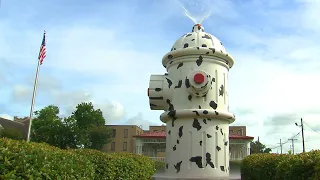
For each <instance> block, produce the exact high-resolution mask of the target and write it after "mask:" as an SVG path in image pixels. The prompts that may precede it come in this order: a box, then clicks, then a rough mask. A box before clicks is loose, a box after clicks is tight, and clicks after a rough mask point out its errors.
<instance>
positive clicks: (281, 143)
mask: <svg viewBox="0 0 320 180" xmlns="http://www.w3.org/2000/svg"><path fill="white" fill-rule="evenodd" d="M278 144H280V150H281V151H280V152H281V154H282V146H283V144H282V143H281V139H280V143H278Z"/></svg>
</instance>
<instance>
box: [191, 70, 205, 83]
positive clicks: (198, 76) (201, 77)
mask: <svg viewBox="0 0 320 180" xmlns="http://www.w3.org/2000/svg"><path fill="white" fill-rule="evenodd" d="M193 80H194V82H196V83H197V84H201V83H203V81H204V75H203V74H201V73H197V74H195V75H194V77H193Z"/></svg>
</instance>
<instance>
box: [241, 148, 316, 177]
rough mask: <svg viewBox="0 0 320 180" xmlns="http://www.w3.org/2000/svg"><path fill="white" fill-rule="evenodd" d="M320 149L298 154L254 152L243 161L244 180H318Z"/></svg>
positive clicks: (242, 174) (242, 173) (242, 175)
mask: <svg viewBox="0 0 320 180" xmlns="http://www.w3.org/2000/svg"><path fill="white" fill-rule="evenodd" d="M319 161H320V151H311V152H308V153H301V154H298V155H290V154H283V155H279V154H253V155H250V156H247V157H246V158H244V159H243V161H242V163H241V179H243V180H286V179H290V180H318V179H319V177H320V176H319V175H320V163H319Z"/></svg>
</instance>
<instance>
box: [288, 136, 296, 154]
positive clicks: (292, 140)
mask: <svg viewBox="0 0 320 180" xmlns="http://www.w3.org/2000/svg"><path fill="white" fill-rule="evenodd" d="M288 140H289V141H291V143H292V154H294V141H296V140H297V139H293V138H292V139H288Z"/></svg>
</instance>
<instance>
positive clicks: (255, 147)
mask: <svg viewBox="0 0 320 180" xmlns="http://www.w3.org/2000/svg"><path fill="white" fill-rule="evenodd" d="M250 145H251V148H250V154H256V153H270V152H271V151H272V150H271V149H270V148H266V146H265V145H264V144H262V143H261V142H260V141H254V142H251V143H250Z"/></svg>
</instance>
